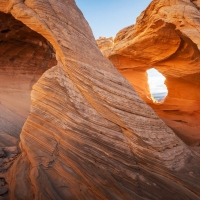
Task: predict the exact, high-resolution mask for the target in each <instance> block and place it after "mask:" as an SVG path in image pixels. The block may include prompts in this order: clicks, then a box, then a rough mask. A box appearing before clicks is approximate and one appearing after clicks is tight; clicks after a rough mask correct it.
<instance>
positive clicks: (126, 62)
mask: <svg viewBox="0 0 200 200" xmlns="http://www.w3.org/2000/svg"><path fill="white" fill-rule="evenodd" d="M199 4H200V1H199V0H197V1H190V0H184V1H183V0H174V1H165V0H159V1H158V0H154V1H152V3H151V4H150V5H149V6H148V8H147V9H146V10H145V11H143V13H142V14H141V15H140V16H139V17H138V19H137V22H136V24H135V25H134V26H130V27H127V28H125V29H123V30H122V31H120V32H119V33H118V34H117V35H116V38H115V39H114V42H115V44H114V46H113V48H112V49H109V50H108V51H107V52H106V55H105V56H107V57H108V58H109V59H110V60H111V61H112V63H113V64H114V65H115V66H116V67H117V69H118V70H119V71H120V72H121V73H122V74H123V75H124V76H125V77H126V78H127V80H128V81H129V82H130V83H131V84H132V85H133V87H134V88H135V90H136V91H137V92H138V94H139V95H140V97H141V98H142V99H143V100H145V101H146V102H147V103H148V104H149V105H150V106H151V107H152V108H153V109H154V110H155V111H156V112H157V114H158V115H159V116H160V117H161V118H162V119H163V120H164V121H165V123H166V124H167V125H168V126H169V127H171V128H172V129H173V130H174V131H175V133H176V134H177V135H178V136H179V137H180V138H181V139H182V140H183V141H184V142H185V143H186V144H189V145H198V144H199V143H200V103H199V102H200V96H199V90H200V85H199V80H200V62H199V61H200V36H199V31H200V11H199ZM104 51H105V50H104ZM150 68H155V69H157V70H158V71H159V72H160V73H162V74H163V75H164V76H165V77H166V81H165V84H166V86H167V89H168V96H167V97H166V99H165V101H164V103H162V104H155V101H154V99H153V98H152V96H151V94H150V92H149V87H148V84H147V74H146V70H147V69H150Z"/></svg>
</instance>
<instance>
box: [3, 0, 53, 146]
mask: <svg viewBox="0 0 200 200" xmlns="http://www.w3.org/2000/svg"><path fill="white" fill-rule="evenodd" d="M1 4H2V3H1ZM54 54H55V53H54V51H53V49H52V47H51V45H50V44H49V42H47V40H46V39H45V38H44V37H42V36H41V35H40V34H38V33H36V32H34V31H32V30H31V29H30V28H28V27H27V26H25V25H24V24H23V23H22V22H20V21H18V20H16V19H15V18H14V17H13V16H12V15H11V14H5V13H2V12H1V13H0V146H1V147H2V146H13V145H17V144H18V143H19V141H18V140H19V134H20V132H21V130H22V126H23V124H24V122H25V120H26V119H27V117H28V114H29V112H30V103H31V99H30V92H31V90H32V86H33V85H34V83H36V82H37V80H38V79H39V78H40V77H41V75H42V74H43V73H44V72H45V71H46V70H47V69H49V68H51V67H52V66H54V65H56V59H55V55H54Z"/></svg>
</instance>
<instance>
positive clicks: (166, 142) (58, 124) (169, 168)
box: [0, 0, 200, 200]
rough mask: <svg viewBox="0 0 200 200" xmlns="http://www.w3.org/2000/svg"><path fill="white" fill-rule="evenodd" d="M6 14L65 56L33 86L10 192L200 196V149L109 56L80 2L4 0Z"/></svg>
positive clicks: (20, 195)
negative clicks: (143, 95) (170, 123)
mask: <svg viewBox="0 0 200 200" xmlns="http://www.w3.org/2000/svg"><path fill="white" fill-rule="evenodd" d="M0 11H1V12H8V13H10V14H12V16H13V17H14V18H16V19H17V20H19V21H21V22H22V23H24V24H25V25H26V26H27V27H29V28H30V29H32V30H33V31H35V32H36V33H39V34H40V35H42V36H43V37H44V38H46V39H47V41H48V42H50V43H51V45H52V46H53V48H54V49H55V52H56V59H57V65H55V66H54V67H52V68H51V69H49V70H47V71H46V72H45V73H44V74H43V75H42V77H41V78H40V79H39V80H38V81H37V83H36V84H35V85H34V86H33V90H32V92H31V110H30V114H29V116H28V119H27V121H26V123H25V125H24V127H23V130H22V132H21V135H20V138H21V142H20V147H21V154H19V155H17V158H16V159H15V161H14V162H13V163H12V166H11V168H10V169H9V171H6V170H5V171H3V172H2V173H1V175H2V176H3V177H4V178H5V182H6V183H7V184H8V185H7V186H8V187H7V188H8V195H9V199H11V200H12V199H13V200H16V199H30V200H31V199H40V200H45V199H56V200H59V199H63V200H64V199H72V200H73V199H81V200H83V199H97V200H102V199H103V200H110V199H126V200H132V199H138V200H139V199H141V200H146V199H151V200H152V199H166V200H169V199H183V200H186V199H196V200H197V199H200V186H199V181H200V179H199V177H200V169H199V165H200V157H199V155H198V154H197V153H196V152H195V151H192V150H191V149H189V148H188V147H187V146H186V145H185V144H184V143H183V142H182V141H181V140H180V139H179V138H178V137H177V136H176V135H175V134H174V132H173V131H172V130H171V129H170V128H168V127H167V126H166V125H165V124H164V122H163V121H162V120H160V119H159V118H158V116H157V115H156V114H155V112H154V111H153V110H152V109H151V108H150V107H149V106H148V105H146V104H145V103H144V101H143V100H141V99H140V98H139V96H138V95H137V94H136V92H135V91H134V90H133V88H132V86H131V85H130V83H129V82H128V81H127V80H126V79H125V78H123V77H122V75H121V74H120V73H119V72H118V71H117V69H116V68H115V67H114V66H113V65H112V64H111V62H110V61H108V60H107V59H106V58H105V57H104V56H103V55H102V54H101V52H100V50H99V49H98V46H97V45H96V42H95V39H94V37H93V35H92V32H91V30H90V28H89V26H88V24H87V22H86V21H85V19H84V17H83V15H82V13H81V11H80V10H79V9H78V8H77V6H76V4H75V2H74V1H73V0H64V1H63V0H62V1H60V0H26V1H20V0H16V1H7V0H3V2H1V4H0ZM4 190H5V189H4Z"/></svg>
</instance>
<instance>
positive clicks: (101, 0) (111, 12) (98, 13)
mask: <svg viewBox="0 0 200 200" xmlns="http://www.w3.org/2000/svg"><path fill="white" fill-rule="evenodd" d="M75 2H76V4H77V6H78V7H79V9H80V10H81V11H82V12H83V15H84V17H85V18H86V20H87V21H88V23H89V25H90V27H91V29H92V31H93V34H94V37H95V38H96V39H98V38H99V37H101V36H103V37H115V35H116V34H117V33H118V32H119V31H120V30H121V29H123V28H125V27H127V26H130V25H132V24H135V22H136V18H137V17H138V16H139V15H140V13H141V12H142V11H143V10H145V9H146V8H147V6H148V5H149V4H150V2H151V0H140V1H138V0H75ZM148 77H149V83H150V84H151V85H150V87H151V93H152V94H155V95H158V94H161V93H167V90H166V87H165V85H164V84H163V82H164V79H165V78H164V77H162V75H161V74H159V73H157V72H156V70H151V71H148ZM155 95H154V96H155Z"/></svg>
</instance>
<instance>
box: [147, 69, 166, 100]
mask: <svg viewBox="0 0 200 200" xmlns="http://www.w3.org/2000/svg"><path fill="white" fill-rule="evenodd" d="M147 74H148V84H149V90H150V93H151V95H152V97H153V100H154V102H155V103H162V102H164V100H165V98H166V96H167V94H168V90H167V87H166V85H165V79H166V78H165V77H164V76H163V75H162V74H161V73H160V72H159V71H158V70H156V69H154V68H152V69H149V70H147Z"/></svg>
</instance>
